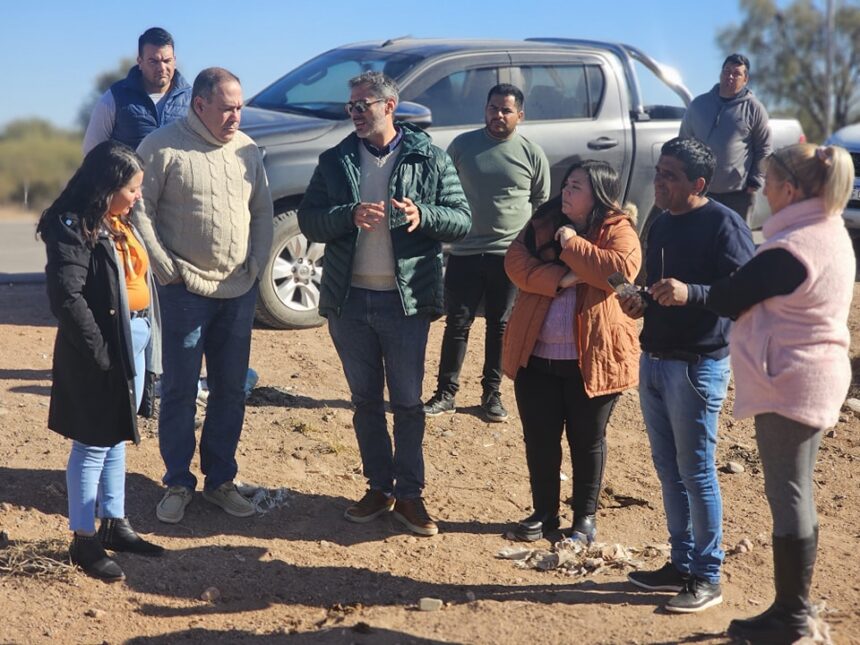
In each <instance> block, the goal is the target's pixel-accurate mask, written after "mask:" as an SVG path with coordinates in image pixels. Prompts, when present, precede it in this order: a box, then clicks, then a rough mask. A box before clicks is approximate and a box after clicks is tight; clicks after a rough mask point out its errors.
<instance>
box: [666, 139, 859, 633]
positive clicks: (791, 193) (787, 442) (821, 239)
mask: <svg viewBox="0 0 860 645" xmlns="http://www.w3.org/2000/svg"><path fill="white" fill-rule="evenodd" d="M853 182H854V168H853V165H852V162H851V157H850V156H849V155H848V153H847V152H846V151H845V150H843V149H842V148H839V147H835V146H828V147H816V146H814V145H812V144H797V145H793V146H788V147H786V148H782V149H781V150H778V151H776V152H774V153H773V154H772V155H771V156H770V158H769V161H768V164H767V179H766V184H765V189H764V194H765V196H766V197H767V201H768V203H769V204H770V208H771V211H772V212H773V215H772V216H771V217H770V219H768V220H767V222H765V224H764V229H763V232H764V236H765V242H764V244H762V245H761V246H760V247H759V249H758V251H757V252H756V255H755V257H754V258H753V259H752V260H750V262H748V263H747V264H746V265H744V266H743V267H741V268H740V269H739V270H738V271H736V272H735V273H734V274H733V275H732V276H730V277H729V278H727V279H725V280H724V281H723V282H721V283H717V284H714V285H713V286H712V287H711V290H710V294H709V296H708V300H707V306H708V307H709V308H710V309H712V310H714V311H716V312H717V313H719V314H721V315H724V316H732V317H737V322H736V323H735V325H734V327H733V329H732V334H731V339H730V348H731V362H732V370H733V372H734V377H735V383H736V390H735V392H736V394H735V407H734V416H735V417H736V418H738V419H743V418H747V417H754V418H755V432H756V442H757V444H758V448H759V454H760V456H761V462H762V469H763V470H764V485H765V493H766V495H767V500H768V504H769V505H770V510H771V515H772V516H773V564H774V585H775V587H776V598H775V600H774V602H773V604H772V605H771V606H770V608H769V609H768V610H767V611H765V612H764V613H763V614H761V615H759V616H756V617H754V618H749V619H745V620H733V621H732V622H731V624H730V625H729V629H728V632H729V635H730V636H732V637H733V638H737V639H740V640H746V641H750V642H754V643H793V642H794V641H796V640H798V639H799V638H802V637H803V636H806V635H808V634H809V627H808V625H807V618H808V617H809V609H810V606H809V588H810V585H811V582H812V571H813V567H814V565H815V554H816V551H817V548H818V518H817V516H816V512H815V500H814V490H813V483H812V472H813V470H814V468H815V460H816V456H817V453H818V445H819V443H820V441H821V436H822V433H823V432H824V430H825V429H827V428H829V427H831V426H833V425H835V423H836V422H837V420H838V418H839V409H840V408H841V406H842V402H843V401H844V400H845V395H846V394H847V392H848V387H849V385H850V383H851V365H850V362H849V357H848V345H849V341H850V336H849V332H848V324H847V323H848V313H849V309H850V305H851V297H852V295H853V291H854V276H855V270H856V268H855V258H854V251H853V249H852V245H851V240H850V238H849V236H848V232H847V231H846V230H845V225H844V224H843V222H842V217H841V214H842V211H843V210H844V209H845V205H846V204H847V203H848V198H849V196H850V194H851V188H852V185H853ZM664 282H671V279H670V280H667V281H664ZM667 291H668V288H667Z"/></svg>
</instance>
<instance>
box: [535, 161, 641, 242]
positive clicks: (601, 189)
mask: <svg viewBox="0 0 860 645" xmlns="http://www.w3.org/2000/svg"><path fill="white" fill-rule="evenodd" d="M577 170H582V171H584V172H585V175H586V177H588V183H589V185H590V187H591V194H592V196H593V198H594V208H593V209H592V211H591V212H590V213H589V214H588V217H587V218H586V224H585V230H583V231H578V232H579V233H580V234H582V235H585V236H588V235H591V234H593V233H594V232H595V231H597V230H599V229H600V227H601V225H602V224H603V220H605V219H606V216H607V215H609V214H610V213H626V214H627V215H629V216H630V217H635V212H633V209H635V207H634V206H632V205H625V206H624V207H622V206H621V202H620V200H621V180H620V178H619V177H618V173H617V172H616V171H615V168H613V167H612V166H610V165H609V164H608V163H606V162H605V161H598V160H596V159H586V160H584V161H577V162H576V163H574V164H573V165H572V166H571V167H570V168H568V169H567V172H566V173H564V178H563V179H562V182H561V184H562V186H564V184H565V183H567V179H568V177H570V176H571V175H572V174H573V173H574V172H575V171H577ZM543 218H549V219H550V221H551V222H552V229H553V230H557V229H558V228H559V227H561V226H563V225H565V224H570V220H568V219H567V216H566V215H565V214H564V213H563V212H562V210H561V194H559V195H556V196H555V197H553V198H552V199H550V200H549V201H548V202H546V203H545V204H543V205H542V206H541V207H540V208H538V210H537V211H536V212H535V214H534V215H533V216H532V221H531V222H530V223H529V228H528V230H527V231H526V236H525V240H524V241H525V244H526V248H528V249H529V250H530V251H531V252H532V253H533V254H535V255H538V256H539V255H540V254H541V252H543V251H545V250H546V249H554V250H555V257H556V258H558V256H559V255H561V246H560V245H559V243H558V242H556V241H555V239H553V240H552V241H550V242H547V243H545V244H543V245H542V246H541V247H540V248H538V247H537V246H536V243H535V235H534V222H535V221H536V220H539V219H543Z"/></svg>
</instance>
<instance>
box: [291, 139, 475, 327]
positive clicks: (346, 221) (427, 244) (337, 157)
mask: <svg viewBox="0 0 860 645" xmlns="http://www.w3.org/2000/svg"><path fill="white" fill-rule="evenodd" d="M397 127H398V128H400V129H402V131H403V139H402V141H401V142H400V144H399V145H400V154H399V155H398V157H397V161H396V162H395V165H394V168H393V170H392V172H391V181H390V184H389V186H390V195H391V196H392V197H393V198H394V199H397V200H403V198H404V197H408V198H410V199H411V200H412V201H413V202H415V205H416V206H418V208H419V209H420V211H421V224H420V226H419V227H418V229H416V230H415V231H413V232H412V233H407V232H406V229H407V224H406V218H405V217H404V215H403V213H402V212H401V211H399V210H397V209H392V210H391V217H390V218H389V228H390V230H391V244H392V247H393V249H394V261H395V267H394V272H395V281H396V282H397V288H398V291H399V292H400V299H401V301H402V302H403V311H404V312H405V313H406V315H407V316H412V315H415V314H426V315H430V316H432V317H438V316H441V315H442V313H443V312H444V302H443V295H444V293H443V286H442V242H455V241H457V240H459V239H461V238H463V237H464V236H465V235H466V233H468V232H469V228H470V227H471V225H472V219H471V213H470V211H469V203H468V202H467V201H466V196H465V195H464V194H463V189H462V187H461V186H460V179H459V178H458V177H457V171H456V169H455V168H454V164H453V162H452V161H451V158H450V157H448V154H447V153H446V152H445V151H443V150H441V149H440V148H437V147H436V146H434V145H432V144H431V143H430V137H429V136H428V135H427V134H425V133H424V132H423V131H422V130H420V129H418V128H416V127H414V126H412V125H410V124H406V123H398V124H397ZM358 146H359V139H358V137H357V136H356V135H355V133H353V134H350V135H349V136H348V137H347V138H346V139H344V140H343V141H341V142H340V143H339V144H338V145H336V146H335V147H333V148H330V149H328V150H326V151H325V152H324V153H322V154H321V155H320V158H319V165H318V166H317V168H316V170H315V171H314V175H313V177H312V178H311V182H310V185H308V189H307V191H306V192H305V196H304V199H302V203H301V205H299V227H300V228H301V230H302V233H304V234H305V236H306V237H307V238H308V239H309V240H311V241H312V242H324V243H325V244H326V248H325V255H324V257H323V277H322V284H321V294H320V306H319V309H320V314H321V315H323V316H326V317H327V316H329V315H334V316H339V315H340V312H341V307H342V306H343V303H344V302H345V300H346V297H347V294H348V293H349V285H350V282H351V280H352V263H353V258H354V256H355V247H356V242H357V240H358V236H359V235H360V232H359V229H358V228H357V227H356V226H355V224H354V222H353V209H354V208H355V207H356V205H357V204H358V203H359V202H360V201H361V199H360V197H359V194H360V193H359V177H360V167H359V165H360V162H359V150H358Z"/></svg>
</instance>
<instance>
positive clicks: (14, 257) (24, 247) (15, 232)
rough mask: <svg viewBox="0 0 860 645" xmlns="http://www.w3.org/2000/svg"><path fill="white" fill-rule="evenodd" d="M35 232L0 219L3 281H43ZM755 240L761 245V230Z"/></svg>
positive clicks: (32, 224) (29, 225)
mask: <svg viewBox="0 0 860 645" xmlns="http://www.w3.org/2000/svg"><path fill="white" fill-rule="evenodd" d="M35 232H36V219H35V218H33V219H30V218H20V219H19V218H3V219H0V283H9V282H40V281H42V280H44V278H45V274H44V272H45V245H44V244H43V243H42V242H41V240H39V239H37V238H36V236H35ZM753 239H754V240H755V242H756V244H761V242H762V237H761V231H755V232H754V233H753Z"/></svg>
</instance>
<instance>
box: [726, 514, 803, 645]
mask: <svg viewBox="0 0 860 645" xmlns="http://www.w3.org/2000/svg"><path fill="white" fill-rule="evenodd" d="M817 538H818V531H817V530H816V531H815V533H813V535H810V536H809V537H806V538H803V539H797V538H795V537H778V536H776V535H774V536H773V581H774V586H775V587H776V598H775V599H774V601H773V604H772V605H771V606H770V607H769V608H768V609H767V610H766V611H765V612H764V613H762V614H760V615H758V616H756V617H755V618H747V619H746V620H739V619H736V620H733V621H732V622H731V623H730V624H729V629H728V633H729V636H731V637H732V638H736V639H738V640H746V641H750V642H752V643H772V644H782V643H785V644H786V645H788V644H789V643H793V642H794V641H796V640H798V639H800V638H803V637H804V636H809V625H808V623H807V619H808V618H809V587H810V586H811V584H812V571H813V569H814V567H815V554H816V551H817V548H818V539H817Z"/></svg>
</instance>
